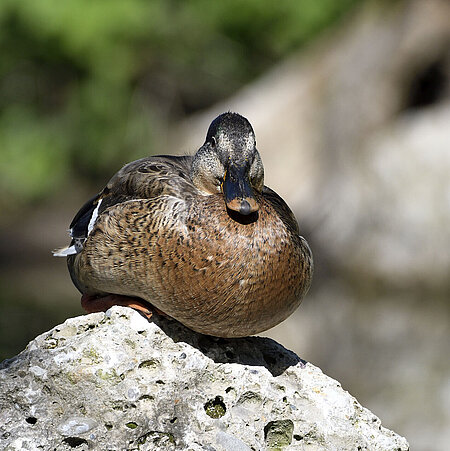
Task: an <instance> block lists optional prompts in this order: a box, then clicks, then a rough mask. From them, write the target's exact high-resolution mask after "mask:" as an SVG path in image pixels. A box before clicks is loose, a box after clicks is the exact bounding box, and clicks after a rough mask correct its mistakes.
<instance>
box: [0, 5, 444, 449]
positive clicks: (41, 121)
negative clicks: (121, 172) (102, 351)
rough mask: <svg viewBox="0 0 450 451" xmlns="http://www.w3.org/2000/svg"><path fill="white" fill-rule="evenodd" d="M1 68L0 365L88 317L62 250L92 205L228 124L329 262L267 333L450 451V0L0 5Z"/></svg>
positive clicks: (390, 418) (408, 430)
mask: <svg viewBox="0 0 450 451" xmlns="http://www.w3.org/2000/svg"><path fill="white" fill-rule="evenodd" d="M0 55H1V56H0V190H1V195H0V212H1V213H0V360H1V359H3V358H7V357H11V356H13V355H14V354H16V353H18V352H20V351H21V350H22V349H23V348H24V347H25V345H26V344H27V342H28V341H29V340H31V339H32V338H34V337H35V336H36V335H37V334H39V333H42V332H44V331H46V330H48V329H50V328H51V327H53V326H55V325H57V324H58V323H60V322H62V321H64V320H65V319H66V318H68V317H71V316H75V315H79V314H82V310H81V307H80V304H79V299H80V295H79V293H78V292H77V291H76V289H75V288H74V287H73V286H72V284H71V282H70V278H69V275H68V273H67V270H66V265H65V261H64V260H63V259H56V258H53V257H52V256H51V250H52V249H54V248H56V247H59V246H62V245H65V244H67V243H68V236H67V229H68V225H69V223H70V221H71V219H72V217H73V216H74V214H75V213H76V211H77V210H78V208H79V207H80V206H81V205H82V204H83V203H84V201H85V200H86V199H88V198H89V197H90V196H92V195H93V194H95V193H96V192H97V191H99V190H100V189H101V188H102V187H103V186H104V184H105V183H106V182H107V180H108V179H109V177H110V176H111V175H112V174H113V173H114V172H115V171H116V170H118V169H119V168H120V167H121V166H122V165H123V164H124V163H126V162H128V161H131V160H134V159H137V158H140V157H143V156H146V155H151V154H157V153H183V152H188V153H193V152H195V150H196V149H197V148H198V147H199V146H200V145H201V144H202V143H203V141H204V137H205V134H206V130H207V127H208V125H209V123H210V121H211V120H212V119H213V118H214V117H215V116H216V115H217V114H219V113H221V112H223V111H226V110H233V111H238V112H240V113H241V114H243V115H245V116H246V117H247V118H248V119H249V120H250V122H251V123H252V124H253V126H254V129H255V132H256V136H257V140H258V148H259V150H260V152H261V154H262V157H263V161H264V165H265V170H266V184H267V185H268V186H270V187H271V188H273V189H275V190H276V191H277V192H278V193H279V194H280V195H281V196H282V197H283V198H284V199H285V200H286V201H287V202H288V203H289V205H290V206H291V208H292V209H293V210H294V212H295V214H296V216H297V219H298V221H299V224H300V228H301V230H302V234H303V235H305V236H306V237H307V239H308V241H309V242H310V244H311V247H312V249H313V253H314V256H315V264H316V272H315V279H314V283H313V287H312V289H311V291H310V294H309V295H308V296H307V298H306V299H305V300H304V303H303V305H302V306H301V307H300V309H299V310H298V311H297V312H296V313H295V314H294V315H293V316H292V317H291V318H289V319H288V320H287V321H286V322H285V323H283V324H282V325H280V326H278V327H276V328H274V329H272V330H270V331H268V332H267V333H266V334H265V335H267V336H269V337H272V338H274V339H276V340H278V341H279V342H280V343H282V344H283V345H284V346H286V347H287V348H290V349H292V350H294V351H295V352H296V353H297V354H298V355H299V356H301V357H302V358H304V359H306V360H308V361H310V362H312V363H313V364H315V365H318V366H320V367H321V368H322V370H323V371H324V372H325V373H327V374H328V375H330V376H332V377H334V378H336V379H338V380H339V381H340V382H341V383H342V385H343V387H344V388H345V389H347V390H348V391H350V392H351V393H352V394H353V395H354V396H356V397H357V398H358V400H359V401H360V402H361V403H362V404H363V405H364V406H366V407H368V408H369V409H371V410H372V411H373V412H374V413H375V414H376V415H378V416H379V417H380V418H381V420H382V422H383V425H385V426H386V427H389V428H392V429H394V430H395V431H396V432H398V433H400V434H402V435H404V436H406V437H407V439H408V440H409V441H410V444H411V447H412V449H415V450H423V451H425V450H444V449H448V443H450V358H449V351H450V305H449V300H450V278H449V275H450V3H449V2H448V1H447V0H427V1H422V0H395V1H387V0H386V1H383V0H378V1H374V0H372V1H371V0H368V1H363V0H359V1H358V0H341V1H339V2H336V1H334V0H282V1H278V2H269V1H267V2H261V1H257V0H248V1H238V0H230V1H227V2H209V1H207V0H193V1H190V2H182V1H175V0H172V1H166V0H159V1H158V0H153V1H142V0H129V1H128V2H122V1H120V0H117V1H116V0H108V1H100V0H98V1H96V2H90V1H88V0H77V1H70V0H67V1H65V2H60V1H57V0H40V1H39V2H36V1H34V0H22V1H21V2H16V1H14V0H3V1H2V2H1V3H0Z"/></svg>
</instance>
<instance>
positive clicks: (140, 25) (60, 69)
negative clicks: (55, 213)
mask: <svg viewBox="0 0 450 451" xmlns="http://www.w3.org/2000/svg"><path fill="white" fill-rule="evenodd" d="M355 3H357V0H340V1H338V2H337V1H335V0H317V1H316V0H282V1H278V2H272V1H260V0H247V1H239V0H229V1H220V2H214V1H208V0H191V1H176V0H172V1H169V0H150V1H145V0H128V1H123V0H95V1H92V0H64V1H61V0H39V1H36V0H2V2H0V55H1V56H0V190H1V192H2V196H0V199H1V201H0V208H1V209H2V211H3V212H14V210H16V211H17V209H20V208H22V207H24V206H25V205H27V204H30V203H31V202H36V201H39V200H41V199H43V198H44V197H45V196H46V195H48V194H49V193H51V192H54V191H55V190H58V189H61V188H62V187H63V186H64V183H65V181H66V180H67V179H70V178H75V179H77V180H80V179H81V180H83V179H84V180H85V181H89V180H94V179H96V178H97V177H100V178H101V179H104V178H106V177H107V176H108V175H110V174H111V173H112V172H113V171H115V170H116V169H117V167H119V166H120V165H121V164H122V163H124V162H126V161H130V160H132V159H135V158H137V157H140V156H143V155H148V154H151V153H152V143H153V142H154V140H155V139H157V137H155V134H156V133H157V130H158V125H159V124H161V123H162V122H164V123H168V124H170V123H171V122H173V121H176V120H177V119H179V118H180V117H182V116H183V115H185V114H188V113H191V112H193V111H196V110H199V109H201V108H204V107H206V106H208V105H210V104H212V103H213V102H215V101H217V100H219V99H221V98H224V97H226V96H228V95H229V94H231V93H232V92H233V91H235V90H236V89H237V88H238V87H240V86H242V85H243V84H245V83H247V82H249V81H251V80H252V79H253V78H255V77H257V76H258V75H259V74H261V73H262V72H263V71H264V70H266V69H267V68H269V67H270V66H271V65H273V64H274V63H275V62H277V61H278V60H280V59H282V58H283V57H285V56H286V55H287V54H289V53H290V52H292V51H294V50H296V49H298V48H299V47H301V46H302V45H304V44H305V43H306V42H308V41H309V40H310V39H312V38H314V37H315V36H316V35H317V34H318V33H319V32H321V31H322V30H323V29H324V28H326V27H328V26H329V25H330V24H332V23H333V22H334V21H336V20H337V19H339V18H340V17H341V16H342V14H343V13H345V12H346V11H347V10H349V9H350V8H351V7H352V6H353V5H354V4H355Z"/></svg>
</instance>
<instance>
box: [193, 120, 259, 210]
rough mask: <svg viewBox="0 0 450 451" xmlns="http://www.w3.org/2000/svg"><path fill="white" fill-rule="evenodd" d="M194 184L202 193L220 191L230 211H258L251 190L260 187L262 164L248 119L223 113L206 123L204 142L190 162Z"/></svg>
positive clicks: (253, 193)
mask: <svg viewBox="0 0 450 451" xmlns="http://www.w3.org/2000/svg"><path fill="white" fill-rule="evenodd" d="M191 178H192V181H193V183H194V185H195V186H196V187H197V188H198V189H199V190H200V191H203V192H204V193H206V194H214V193H223V196H224V199H225V203H226V205H227V207H228V208H229V209H230V210H233V211H236V212H238V213H240V214H241V215H249V214H251V213H254V212H255V211H257V210H258V208H259V205H258V202H257V200H256V198H255V193H261V191H262V189H263V186H264V167H263V164H262V160H261V156H260V155H259V152H258V150H257V149H256V139H255V132H254V131H253V128H252V126H251V125H250V122H249V121H248V120H247V119H246V118H245V117H243V116H241V115H239V114H237V113H223V114H221V115H220V116H218V117H216V118H215V119H214V120H213V121H212V123H211V125H210V126H209V129H208V133H207V135H206V141H205V143H204V144H203V146H202V147H200V149H199V150H198V151H197V153H196V154H195V156H194V160H193V162H192V170H191Z"/></svg>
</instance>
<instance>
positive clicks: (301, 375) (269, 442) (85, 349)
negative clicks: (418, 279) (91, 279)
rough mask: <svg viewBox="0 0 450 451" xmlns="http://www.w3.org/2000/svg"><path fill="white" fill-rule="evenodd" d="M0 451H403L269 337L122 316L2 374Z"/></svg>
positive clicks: (89, 318)
mask: <svg viewBox="0 0 450 451" xmlns="http://www.w3.org/2000/svg"><path fill="white" fill-rule="evenodd" d="M0 449H5V450H54V449H55V450H70V449H76V450H88V449H99V450H166V449H167V450H193V451H194V450H206V451H214V450H217V451H219V450H227V451H229V450H239V451H241V450H242V451H245V450H258V451H259V450H265V449H267V450H278V449H288V450H290V449H294V450H295V449H298V450H357V449H360V450H383V451H387V450H396V451H398V450H407V449H408V443H407V441H406V440H405V439H404V438H403V437H400V436H398V435H397V434H395V433H394V432H392V431H390V430H388V429H385V428H384V427H382V426H381V423H380V420H379V419H378V418H377V417H376V416H375V415H373V414H372V413H371V412H370V411H368V410H367V409H365V408H363V407H362V406H361V405H360V404H359V403H358V402H357V400H356V399H355V398H353V397H352V396H351V395H350V394H349V393H347V392H346V391H344V390H343V389H342V388H341V386H340V384H339V383H338V382H337V381H335V380H333V379H331V378H329V377H328V376H326V375H324V374H323V373H322V372H321V371H320V369H318V368H316V367H314V366H313V365H311V364H310V363H307V362H305V361H303V360H301V359H300V358H299V357H297V356H296V355H295V354H294V353H292V352H290V351H288V350H286V349H284V348H283V347H282V346H280V345H279V344H277V343H276V342H274V341H273V340H270V339H268V338H258V337H249V338H242V339H220V338H214V337H208V336H204V335H200V334H197V333H195V332H192V331H190V330H189V329H186V328H185V327H183V326H182V325H181V324H179V323H177V322H176V321H171V320H168V319H165V318H160V317H157V316H155V318H154V321H153V322H148V321H147V320H145V319H144V318H143V317H141V316H140V315H139V314H138V313H136V312H134V311H133V310H131V309H127V308H124V307H113V308H112V309H110V310H108V312H106V313H95V314H91V315H85V316H80V317H77V318H72V319H69V320H67V321H66V322H65V323H64V324H61V325H59V326H56V327H55V328H53V329H52V330H51V331H49V332H46V333H44V334H42V335H40V336H38V337H37V338H36V339H35V340H33V341H32V342H30V344H29V345H28V346H27V348H26V349H25V350H24V351H23V352H22V353H21V354H19V355H18V356H16V357H14V358H12V359H9V360H5V361H4V362H3V363H2V364H1V366H0Z"/></svg>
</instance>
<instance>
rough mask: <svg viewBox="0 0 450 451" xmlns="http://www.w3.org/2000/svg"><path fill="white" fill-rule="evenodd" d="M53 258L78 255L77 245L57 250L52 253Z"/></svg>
mask: <svg viewBox="0 0 450 451" xmlns="http://www.w3.org/2000/svg"><path fill="white" fill-rule="evenodd" d="M52 254H53V257H67V256H69V255H74V254H77V250H76V248H75V244H72V246H66V247H61V248H60V249H55V250H54V251H52Z"/></svg>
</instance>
